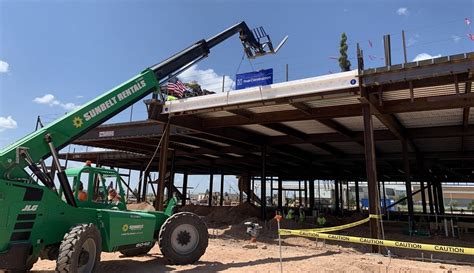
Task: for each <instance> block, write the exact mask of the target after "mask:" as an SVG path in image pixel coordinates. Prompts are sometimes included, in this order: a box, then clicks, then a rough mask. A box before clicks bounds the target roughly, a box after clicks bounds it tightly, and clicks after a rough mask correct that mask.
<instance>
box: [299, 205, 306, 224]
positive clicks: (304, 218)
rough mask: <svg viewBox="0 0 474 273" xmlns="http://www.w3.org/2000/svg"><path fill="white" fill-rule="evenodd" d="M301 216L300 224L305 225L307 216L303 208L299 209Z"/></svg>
mask: <svg viewBox="0 0 474 273" xmlns="http://www.w3.org/2000/svg"><path fill="white" fill-rule="evenodd" d="M299 214H300V217H299V222H300V223H304V221H305V220H306V214H305V213H304V208H303V206H300V208H299Z"/></svg>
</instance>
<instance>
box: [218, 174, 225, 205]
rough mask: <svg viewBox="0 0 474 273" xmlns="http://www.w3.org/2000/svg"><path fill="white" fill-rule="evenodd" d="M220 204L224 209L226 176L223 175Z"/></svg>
mask: <svg viewBox="0 0 474 273" xmlns="http://www.w3.org/2000/svg"><path fill="white" fill-rule="evenodd" d="M219 202H220V205H221V207H222V206H223V205H224V174H221V198H220V200H219Z"/></svg>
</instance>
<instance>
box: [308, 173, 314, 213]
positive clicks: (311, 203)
mask: <svg viewBox="0 0 474 273" xmlns="http://www.w3.org/2000/svg"><path fill="white" fill-rule="evenodd" d="M309 209H310V210H311V215H312V214H313V210H314V179H310V180H309Z"/></svg>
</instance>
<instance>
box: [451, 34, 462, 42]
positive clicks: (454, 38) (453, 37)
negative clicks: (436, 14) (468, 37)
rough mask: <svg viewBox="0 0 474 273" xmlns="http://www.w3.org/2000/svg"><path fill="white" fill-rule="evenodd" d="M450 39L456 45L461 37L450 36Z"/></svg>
mask: <svg viewBox="0 0 474 273" xmlns="http://www.w3.org/2000/svg"><path fill="white" fill-rule="evenodd" d="M451 38H452V39H453V41H454V42H455V43H457V42H459V41H460V40H461V37H459V36H458V35H453V36H451Z"/></svg>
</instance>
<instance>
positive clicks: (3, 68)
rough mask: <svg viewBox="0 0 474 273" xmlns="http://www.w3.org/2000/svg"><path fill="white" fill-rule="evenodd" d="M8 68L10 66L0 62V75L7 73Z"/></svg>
mask: <svg viewBox="0 0 474 273" xmlns="http://www.w3.org/2000/svg"><path fill="white" fill-rule="evenodd" d="M9 66H10V65H9V64H8V63H7V62H4V61H2V60H0V73H7V72H8V67H9Z"/></svg>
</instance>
